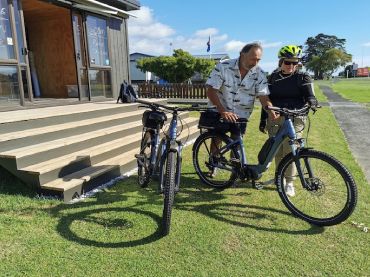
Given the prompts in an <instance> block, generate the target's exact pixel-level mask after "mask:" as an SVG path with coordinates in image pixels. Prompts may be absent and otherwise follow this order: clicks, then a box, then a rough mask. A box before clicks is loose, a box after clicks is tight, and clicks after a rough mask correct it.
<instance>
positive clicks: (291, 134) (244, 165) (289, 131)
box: [217, 117, 304, 183]
mask: <svg viewBox="0 0 370 277" xmlns="http://www.w3.org/2000/svg"><path fill="white" fill-rule="evenodd" d="M286 137H288V138H289V145H290V147H291V149H292V154H293V156H297V146H296V143H295V142H296V141H297V135H296V132H295V129H294V126H293V122H292V119H291V118H290V117H285V121H284V123H283V125H282V127H280V129H279V130H278V132H277V133H276V135H275V136H274V137H272V139H273V141H274V142H273V144H272V146H271V149H270V151H269V152H268V154H267V156H266V159H265V161H264V162H263V163H262V164H257V165H250V164H248V161H247V157H246V153H245V149H244V143H243V138H242V136H241V135H240V136H239V137H238V138H237V139H235V140H233V141H232V142H230V143H229V144H227V145H225V146H223V147H221V148H220V149H219V151H217V152H219V153H220V154H225V153H226V152H227V151H228V150H229V149H230V148H232V147H234V146H238V151H239V155H240V165H241V169H242V170H246V169H248V168H249V169H250V168H252V169H253V171H254V172H255V174H256V175H260V174H262V173H263V172H265V171H266V170H267V169H268V168H269V167H270V165H271V162H272V160H273V158H274V157H275V155H276V153H277V151H278V150H279V148H280V146H281V144H282V143H283V141H284V140H285V138H286ZM300 145H301V146H302V147H303V140H302V141H300ZM297 170H298V172H299V175H300V176H301V173H302V171H301V170H300V165H298V166H297ZM303 181H304V180H303ZM303 183H304V182H303Z"/></svg>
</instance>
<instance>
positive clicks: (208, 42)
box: [207, 36, 211, 52]
mask: <svg viewBox="0 0 370 277" xmlns="http://www.w3.org/2000/svg"><path fill="white" fill-rule="evenodd" d="M209 51H211V36H209V37H208V41H207V52H209Z"/></svg>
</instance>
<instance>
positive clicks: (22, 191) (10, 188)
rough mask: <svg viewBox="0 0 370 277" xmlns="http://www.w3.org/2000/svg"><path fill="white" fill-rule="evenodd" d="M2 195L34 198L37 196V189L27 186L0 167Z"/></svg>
mask: <svg viewBox="0 0 370 277" xmlns="http://www.w3.org/2000/svg"><path fill="white" fill-rule="evenodd" d="M0 194H8V195H22V196H25V197H30V198H32V197H35V196H36V195H37V192H36V189H35V188H32V187H29V186H27V185H26V184H24V183H23V182H22V181H21V180H20V179H18V178H17V177H16V176H14V175H12V174H11V173H9V172H8V171H7V170H6V169H4V168H3V167H1V166H0Z"/></svg>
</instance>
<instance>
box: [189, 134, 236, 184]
mask: <svg viewBox="0 0 370 277" xmlns="http://www.w3.org/2000/svg"><path fill="white" fill-rule="evenodd" d="M231 141H232V140H231V139H230V138H229V137H228V136H226V135H224V134H218V133H213V132H205V133H203V134H202V135H200V136H199V137H198V138H197V140H196V141H195V143H194V146H193V164H194V168H195V171H196V173H197V174H198V176H199V178H200V180H201V181H202V182H203V183H205V184H206V185H208V186H211V187H214V188H221V189H222V188H227V187H230V186H231V185H233V184H234V182H235V180H236V178H237V176H238V175H237V168H236V167H237V165H238V163H239V153H238V151H237V149H236V148H235V147H233V148H229V149H227V151H226V152H225V153H223V154H220V153H219V151H218V150H219V149H221V148H222V147H224V146H225V145H227V144H228V143H230V142H231Z"/></svg>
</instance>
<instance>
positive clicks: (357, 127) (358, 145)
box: [320, 86, 370, 183]
mask: <svg viewBox="0 0 370 277" xmlns="http://www.w3.org/2000/svg"><path fill="white" fill-rule="evenodd" d="M320 89H321V90H322V92H323V93H324V94H325V96H326V97H327V98H328V100H329V106H330V107H331V109H332V111H333V113H334V115H335V118H336V119H337V121H338V124H339V126H340V127H341V129H342V130H343V132H344V135H345V137H346V139H347V141H348V144H349V148H350V149H351V151H352V154H353V156H354V157H355V158H356V160H357V161H358V163H359V164H360V166H361V168H362V170H363V172H364V174H365V176H366V179H367V182H368V183H370V111H369V110H368V109H367V108H366V107H365V106H363V105H361V104H359V103H354V102H351V101H349V100H347V99H345V98H343V97H342V96H340V95H339V94H337V93H335V92H333V90H332V89H331V88H330V87H328V86H320Z"/></svg>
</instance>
